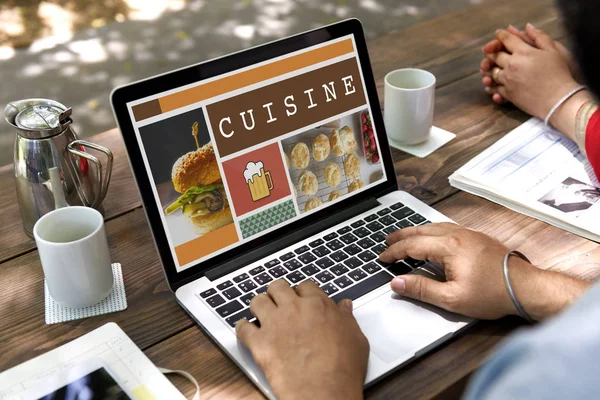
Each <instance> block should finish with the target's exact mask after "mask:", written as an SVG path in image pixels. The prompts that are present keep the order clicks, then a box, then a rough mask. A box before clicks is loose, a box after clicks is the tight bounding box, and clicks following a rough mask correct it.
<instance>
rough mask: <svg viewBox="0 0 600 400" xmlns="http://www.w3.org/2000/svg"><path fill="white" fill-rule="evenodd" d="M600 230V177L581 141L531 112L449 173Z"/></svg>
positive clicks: (540, 210) (567, 220) (564, 219)
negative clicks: (487, 146)
mask: <svg viewBox="0 0 600 400" xmlns="http://www.w3.org/2000/svg"><path fill="white" fill-rule="evenodd" d="M450 181H451V183H453V182H462V183H465V184H467V185H469V186H473V187H477V188H480V189H482V190H485V191H488V192H490V193H493V194H495V195H496V196H498V197H500V198H504V199H506V200H507V201H508V202H512V203H515V204H519V205H521V206H525V207H526V208H529V209H531V210H535V211H536V214H539V213H543V214H546V215H548V216H549V217H551V218H553V219H556V220H559V221H562V222H564V223H567V224H572V225H574V226H576V227H579V228H581V229H585V230H588V231H590V232H592V233H595V234H600V227H599V226H598V224H594V223H593V221H594V220H595V221H598V220H599V218H600V183H598V180H597V178H596V177H595V175H594V172H593V170H592V168H591V165H590V164H589V162H588V161H587V159H586V158H585V156H584V155H583V154H582V153H581V151H580V150H579V148H578V146H577V144H575V143H574V142H573V141H571V140H569V139H567V138H565V137H564V136H563V135H561V134H560V133H559V132H557V131H555V130H554V129H551V128H548V127H546V126H545V125H544V123H543V121H541V120H539V119H536V118H533V119H531V120H529V121H527V122H526V123H525V124H523V125H521V126H520V127H519V128H517V129H515V130H514V131H512V132H510V133H509V134H507V135H506V136H505V137H504V138H502V139H501V140H499V141H498V142H497V143H495V144H494V145H493V146H491V147H490V148H488V149H487V150H486V151H484V152H483V153H481V154H480V155H479V156H477V157H475V158H474V159H473V160H471V161H470V162H469V163H467V164H466V165H465V166H464V167H462V168H461V169H459V170H458V171H457V172H456V173H455V174H454V175H453V176H451V177H450Z"/></svg>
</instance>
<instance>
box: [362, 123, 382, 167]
mask: <svg viewBox="0 0 600 400" xmlns="http://www.w3.org/2000/svg"><path fill="white" fill-rule="evenodd" d="M360 124H361V131H362V136H363V147H364V149H365V158H366V159H367V162H368V163H369V164H377V163H378V162H379V152H378V151H377V142H376V141H375V133H374V132H373V123H372V122H371V114H369V112H368V111H364V112H362V113H361V114H360Z"/></svg>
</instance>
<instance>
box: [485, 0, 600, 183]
mask: <svg viewBox="0 0 600 400" xmlns="http://www.w3.org/2000/svg"><path fill="white" fill-rule="evenodd" d="M562 3H563V9H564V10H565V13H571V14H573V13H577V12H578V8H577V7H578V6H577V3H579V2H578V1H573V2H564V1H563V2H562ZM586 7H590V11H597V10H592V8H594V9H596V8H597V9H598V10H600V6H596V5H590V6H586ZM567 20H569V19H567ZM571 20H572V19H571ZM571 24H572V26H570V27H567V28H570V31H571V32H573V33H576V31H577V30H580V31H581V34H580V36H581V37H582V38H585V37H587V36H588V35H587V34H588V33H589V32H586V29H587V28H585V27H582V26H580V25H577V24H574V23H572V22H571ZM584 40H589V39H584ZM581 44H582V45H585V43H583V42H582V43H581ZM581 47H582V46H581V45H579V46H577V47H576V51H579V52H580V53H581V54H580V57H579V58H580V59H582V60H591V59H592V58H593V57H595V56H594V55H590V54H585V53H582V50H581ZM483 52H484V54H485V58H484V60H483V61H482V62H481V66H480V71H481V74H482V76H483V77H482V83H483V84H484V86H485V91H486V92H487V93H489V94H490V95H492V99H493V100H494V101H495V102H496V103H498V104H504V103H507V102H510V103H513V104H514V105H515V106H517V107H518V108H520V109H521V110H523V111H524V112H526V113H527V114H530V115H532V116H534V117H538V118H540V119H542V120H546V118H547V117H548V116H549V117H550V118H548V120H547V122H548V124H549V125H551V126H553V127H554V128H556V129H557V130H558V131H560V132H561V133H562V134H564V135H565V136H566V137H568V138H569V139H571V140H573V141H574V142H575V143H577V145H578V146H579V148H580V150H581V152H582V153H583V154H584V155H586V156H587V157H588V159H589V161H590V164H591V165H592V167H593V168H594V172H595V174H596V176H597V177H600V107H599V104H598V102H597V101H596V100H595V99H594V96H593V94H592V90H595V93H599V91H598V90H599V89H600V88H598V87H595V88H594V87H592V85H598V83H597V82H596V79H598V78H597V77H596V76H597V75H598V73H597V71H594V72H591V71H587V72H588V74H587V75H586V76H594V78H590V79H588V80H587V81H586V82H585V83H586V84H587V85H588V86H589V89H588V87H587V86H585V85H584V82H583V75H582V73H583V71H580V69H581V68H586V67H585V63H582V64H581V65H582V67H581V68H580V67H579V65H578V64H577V63H576V62H575V59H574V57H573V54H571V52H570V51H569V50H568V49H567V48H566V47H565V46H563V45H562V44H561V43H559V42H557V41H554V40H552V38H551V37H550V36H549V35H548V34H547V33H545V32H544V31H542V30H540V29H537V28H535V27H534V26H533V25H531V24H527V26H526V28H525V30H524V31H520V30H518V29H517V28H515V27H513V26H509V27H508V29H499V30H498V31H497V32H496V39H495V40H492V41H491V42H489V43H487V44H486V45H485V46H484V47H483ZM588 65H589V63H588ZM561 100H562V103H561ZM555 106H558V107H556V108H555ZM551 112H552V113H551Z"/></svg>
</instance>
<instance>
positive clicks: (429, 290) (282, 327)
mask: <svg viewBox="0 0 600 400" xmlns="http://www.w3.org/2000/svg"><path fill="white" fill-rule="evenodd" d="M559 5H560V8H561V10H562V11H563V15H564V17H565V22H566V25H567V28H568V30H569V31H570V33H571V34H572V35H573V39H574V42H575V58H576V59H577V60H578V64H577V65H578V67H579V68H577V69H576V68H574V66H575V64H574V63H573V62H572V61H569V60H571V59H570V58H569V57H570V56H567V54H568V53H567V52H566V50H565V49H564V48H563V47H562V46H560V45H558V44H557V43H556V42H553V41H551V40H550V39H549V38H548V36H547V35H545V34H544V33H543V32H541V31H539V30H536V29H535V28H533V27H531V26H528V27H527V29H526V31H525V32H520V31H517V30H515V29H514V28H509V30H500V31H499V32H498V33H497V37H498V41H495V42H492V43H490V44H488V45H487V46H486V54H487V55H488V57H486V58H488V59H489V60H490V61H491V62H490V61H485V62H484V64H483V65H482V70H483V72H484V74H486V76H485V77H484V84H486V85H487V87H488V91H489V93H490V94H492V96H493V98H494V101H496V102H497V103H503V102H505V101H510V102H513V103H514V104H515V105H517V106H518V107H520V108H522V109H523V110H524V111H526V112H528V113H530V114H532V115H536V116H539V117H543V118H545V117H546V115H547V113H549V112H550V110H551V109H552V108H554V105H555V104H558V101H559V100H561V99H564V98H565V96H566V94H569V93H571V92H572V91H573V90H574V89H575V88H577V87H578V86H579V85H578V84H577V82H576V80H575V79H574V77H576V76H577V74H576V73H575V71H580V73H581V76H582V77H583V78H582V79H583V81H584V82H585V83H586V84H587V85H588V87H589V91H588V90H586V91H584V90H579V91H577V93H574V94H573V95H572V96H569V97H568V99H567V101H565V102H563V103H562V104H561V105H560V107H557V109H556V112H555V113H554V114H553V116H552V118H550V119H551V121H550V123H551V124H552V125H553V126H554V127H556V128H558V129H559V130H561V132H563V133H564V134H565V135H567V136H569V137H571V138H573V139H575V140H577V141H578V143H579V144H580V146H583V149H584V150H585V151H586V152H587V156H588V158H589V159H590V162H591V163H592V165H593V166H594V168H595V171H596V173H597V174H598V172H600V159H599V158H598V157H600V148H599V147H600V146H599V142H600V139H599V138H598V132H599V130H600V128H597V127H596V124H597V123H598V122H597V121H596V119H598V120H600V115H598V113H597V110H596V106H595V103H594V102H593V96H594V95H599V94H600V74H598V73H597V71H600V59H598V57H597V56H596V46H595V44H596V43H600V24H598V23H597V21H596V16H598V15H600V2H597V1H595V0H563V1H559ZM500 55H502V56H500ZM507 57H508V59H510V60H511V62H510V63H509V62H508V61H507V60H508V59H507ZM497 68H500V69H501V70H500V72H494V71H497ZM490 74H491V75H490ZM491 77H493V78H494V83H492V82H491V81H490V80H489V79H485V78H491ZM542 77H543V79H541V78H542ZM587 107H591V108H590V109H589V110H588V109H587ZM582 113H583V114H582ZM578 120H580V121H581V122H580V123H581V124H582V125H585V129H584V130H583V132H584V133H581V132H580V133H579V134H577V129H578V126H579V124H578V123H577V122H576V121H578ZM578 135H579V136H581V135H584V136H585V138H584V139H585V140H583V139H582V137H579V138H578V137H577V136H578ZM386 240H387V244H388V245H389V248H388V249H387V250H386V251H385V252H383V253H382V254H381V255H380V259H381V261H383V262H387V263H391V262H394V261H395V260H398V259H403V258H406V257H412V258H415V259H421V260H430V261H432V262H436V263H438V264H441V265H443V266H444V268H445V271H446V278H447V281H446V282H438V281H434V280H431V279H427V278H425V277H422V276H417V275H403V276H399V277H396V278H394V279H393V280H392V284H391V285H392V290H394V291H395V292H396V293H399V294H401V295H403V296H405V297H408V298H413V299H416V300H420V301H424V302H427V303H431V304H434V305H436V306H439V307H441V308H444V309H446V310H449V311H453V312H457V313H461V314H464V315H468V316H472V317H475V318H480V319H495V318H500V317H503V316H506V315H521V316H523V317H525V318H526V319H531V320H536V321H541V320H545V319H549V317H552V316H556V315H557V314H559V313H560V314H561V315H559V316H558V317H556V318H553V319H550V320H548V321H546V322H545V323H543V324H540V325H538V326H537V327H535V328H533V329H529V330H526V331H525V332H521V333H518V334H516V335H515V336H514V337H512V338H510V339H509V340H507V342H506V343H505V344H503V345H502V347H501V349H500V350H499V351H498V352H497V353H496V354H495V355H494V356H493V357H492V358H491V359H490V361H489V362H488V363H487V364H486V365H485V366H483V367H482V368H481V369H480V370H479V371H478V373H477V374H476V375H475V377H474V379H473V380H472V381H471V383H470V385H469V387H468V389H467V391H466V393H465V397H466V398H467V399H469V400H471V399H477V400H479V399H483V400H486V399H487V400H496V399H498V400H500V399H566V398H568V399H587V398H597V397H598V393H600V380H598V379H597V377H598V375H600V364H599V363H598V362H597V359H598V358H599V357H600V324H599V323H598V320H599V319H600V284H598V285H595V286H594V287H593V288H591V289H590V290H588V289H589V288H590V286H591V285H592V283H591V282H588V281H584V280H581V279H578V278H575V277H570V276H566V275H563V274H560V273H557V272H552V271H544V270H540V269H538V268H536V267H534V266H533V265H531V264H530V263H529V262H528V261H526V260H525V259H523V258H521V256H520V255H519V254H515V253H513V252H510V251H509V249H508V248H507V247H506V246H505V245H504V244H502V243H501V242H499V241H498V240H496V239H493V238H491V237H489V236H486V235H484V234H482V233H478V232H475V231H472V230H470V229H466V228H463V227H460V226H457V225H454V224H429V225H425V226H420V227H411V228H406V229H402V230H401V231H397V232H395V233H392V234H391V235H389V236H388V237H387V239H386ZM511 256H512V257H511ZM504 260H508V262H507V263H506V265H507V266H508V269H509V271H510V272H509V275H510V281H511V283H512V289H513V294H514V297H511V295H510V294H509V290H508V288H507V286H506V285H505V282H504V280H503V272H502V267H503V264H504V262H505V261H504ZM585 291H587V293H586V294H585V295H583V297H582V294H583V293H584V292H585ZM577 300H579V301H578V302H577V304H575V305H573V306H571V305H572V303H574V302H575V301H577ZM250 310H251V311H252V313H253V314H254V315H256V317H257V318H258V319H259V320H260V323H261V326H260V327H257V326H255V325H253V324H250V323H249V322H247V321H241V322H240V323H238V324H237V326H236V332H237V335H238V337H239V339H240V341H241V342H242V343H244V344H245V345H246V346H247V347H248V348H249V349H250V351H251V352H252V354H253V356H254V358H255V360H256V362H257V363H258V365H259V366H260V367H261V368H262V369H263V371H264V372H265V374H266V377H267V379H268V380H269V382H270V384H271V387H272V388H273V390H274V392H275V394H276V395H277V396H278V397H279V398H280V399H282V400H288V399H306V398H310V399H351V400H352V399H360V398H362V383H363V381H364V377H365V374H366V368H367V360H368V355H369V344H368V342H367V340H366V338H365V336H364V335H363V333H362V332H361V330H360V327H359V326H358V324H357V322H356V320H355V319H354V317H353V316H352V303H351V302H350V301H348V300H345V301H342V302H340V303H339V304H335V303H334V302H333V301H332V300H331V299H329V298H328V297H327V296H326V295H325V294H324V293H323V292H322V291H321V290H320V289H318V288H317V286H316V285H315V284H314V283H313V282H311V281H307V282H303V283H302V284H300V285H299V286H298V287H297V288H296V290H295V291H294V290H292V289H291V288H290V287H289V285H288V284H287V283H286V282H285V281H281V280H280V281H276V282H274V283H272V284H271V285H270V286H269V288H268V290H267V293H266V294H261V295H258V296H256V297H255V298H254V299H253V300H252V303H251V304H250ZM565 310H566V311H565ZM563 311H565V312H563ZM402 397H403V394H402V393H398V398H402Z"/></svg>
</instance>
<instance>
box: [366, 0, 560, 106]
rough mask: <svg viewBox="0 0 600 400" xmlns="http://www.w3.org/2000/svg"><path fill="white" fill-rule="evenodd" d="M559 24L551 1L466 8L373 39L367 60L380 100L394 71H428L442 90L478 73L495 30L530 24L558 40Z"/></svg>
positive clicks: (510, 0)
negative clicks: (484, 48) (411, 69)
mask: <svg viewBox="0 0 600 400" xmlns="http://www.w3.org/2000/svg"><path fill="white" fill-rule="evenodd" d="M515 10H518V12H516V11H515ZM557 20H558V17H557V13H556V10H555V9H554V7H553V2H552V1H551V0H537V1H529V2H523V1H519V0H503V1H494V2H487V3H484V4H482V5H479V6H475V7H470V8H465V9H463V10H460V11H457V12H454V13H450V14H446V15H444V16H441V17H439V18H435V19H432V20H429V21H426V22H423V23H421V24H418V25H414V26H412V27H408V28H406V29H404V30H402V31H397V32H392V33H390V34H387V35H385V36H382V37H380V38H378V39H374V40H372V41H370V42H369V54H370V58H371V65H372V67H373V73H374V75H375V77H376V78H377V88H378V91H379V98H380V99H383V87H384V80H383V78H384V77H385V75H386V74H387V73H388V72H390V71H392V70H394V69H398V68H408V67H415V68H424V69H427V70H429V71H431V72H432V73H433V74H434V75H435V76H436V78H437V86H438V87H440V86H443V85H446V84H448V83H451V82H454V81H456V80H459V79H462V78H464V77H465V76H466V75H468V74H470V73H473V72H476V71H478V70H479V62H480V61H481V60H482V59H483V54H482V53H481V51H480V49H481V48H482V47H483V45H484V44H485V43H486V42H488V41H489V40H491V39H492V38H493V37H494V32H495V30H496V29H498V28H506V27H507V26H508V25H509V24H513V25H514V26H518V27H521V28H524V26H525V24H526V23H527V22H531V23H533V24H534V25H535V26H537V27H539V28H541V29H545V30H547V31H548V33H549V34H550V35H551V36H552V37H554V38H560V37H563V36H564V33H563V30H562V27H561V26H560V24H558V23H557ZM473 49H476V50H477V51H475V52H473V51H472V50H473Z"/></svg>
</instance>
